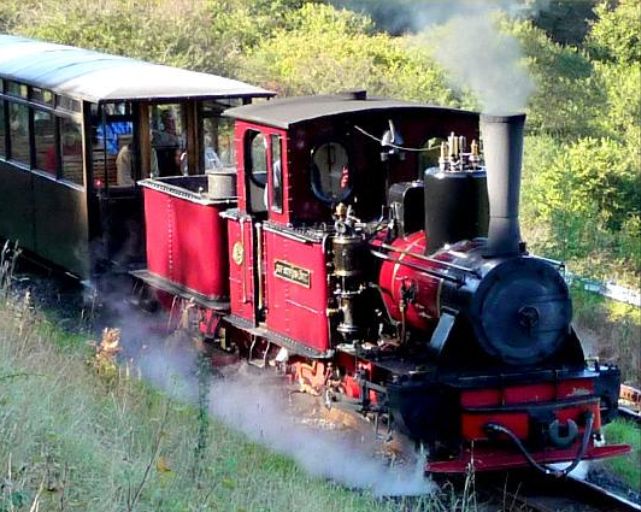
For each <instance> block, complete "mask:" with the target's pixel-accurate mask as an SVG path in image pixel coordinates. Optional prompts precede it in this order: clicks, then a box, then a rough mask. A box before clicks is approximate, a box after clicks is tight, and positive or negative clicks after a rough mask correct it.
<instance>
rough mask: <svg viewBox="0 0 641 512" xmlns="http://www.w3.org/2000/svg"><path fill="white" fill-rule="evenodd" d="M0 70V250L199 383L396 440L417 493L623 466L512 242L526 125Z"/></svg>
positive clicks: (543, 278) (80, 63)
mask: <svg viewBox="0 0 641 512" xmlns="http://www.w3.org/2000/svg"><path fill="white" fill-rule="evenodd" d="M0 49H1V51H0V237H2V238H7V239H13V240H19V241H20V244H21V246H22V247H23V248H24V249H25V250H26V251H28V252H29V253H30V254H32V255H38V256H40V257H41V258H42V259H44V260H46V261H47V262H48V263H50V264H53V265H55V266H57V267H58V268H62V269H64V270H65V271H66V272H67V273H70V274H72V275H74V276H76V277H78V278H79V279H81V280H83V281H84V282H87V283H96V282H97V283H98V284H99V285H105V284H109V283H110V282H112V281H113V280H114V279H115V277H116V276H122V275H125V276H129V275H130V274H131V275H133V276H134V278H135V281H136V293H137V297H138V298H139V301H140V303H142V304H145V305H150V304H154V303H160V304H162V305H164V306H165V307H166V308H167V309H168V310H169V315H170V318H171V319H180V323H182V324H186V325H188V327H189V328H191V329H192V330H194V331H196V332H198V333H200V335H201V336H202V338H203V339H204V340H206V341H207V348H208V350H210V353H211V357H212V360H213V361H215V362H217V363H220V362H229V361H234V360H238V359H240V358H244V359H246V360H248V361H249V362H250V363H252V364H255V365H258V366H265V367H268V368H269V367H272V366H273V367H275V368H277V369H278V370H279V371H280V372H282V373H284V374H285V375H287V376H288V377H289V378H290V379H291V380H292V382H293V383H295V384H296V385H297V386H299V387H300V388H301V389H303V390H304V391H307V392H308V393H311V394H314V395H319V396H321V397H323V399H324V400H325V403H326V404H327V405H328V406H330V407H343V408H347V409H351V410H354V411H357V412H358V413H359V414H362V415H366V416H370V417H372V418H373V419H374V420H375V422H376V423H377V424H378V425H387V427H388V428H389V429H390V430H391V429H396V430H399V431H403V432H405V433H407V434H408V435H409V436H411V437H412V438H413V439H415V440H416V441H417V442H421V443H423V444H424V445H425V446H427V447H428V449H429V455H430V458H429V461H428V465H427V468H426V469H427V470H429V471H434V472H463V471H465V470H466V468H467V467H468V466H469V465H470V464H473V466H474V467H475V468H476V469H477V470H489V469H505V468H510V467H520V466H525V465H528V464H529V465H532V466H535V467H537V468H539V469H541V470H543V471H547V472H555V473H566V472H568V471H569V470H570V469H571V468H572V467H573V466H575V465H576V464H577V463H578V461H579V460H582V459H591V458H600V457H607V456H613V455H617V454H621V453H625V452H626V451H627V450H628V447H626V446H613V445H610V446H601V445H599V444H600V443H599V442H598V441H599V439H600V429H601V426H602V424H604V423H606V422H608V421H610V420H611V419H612V418H613V417H614V416H615V415H616V412H617V397H618V390H619V381H620V378H619V372H618V370H617V368H615V367H610V366H600V365H598V364H595V365H587V364H586V362H585V358H584V354H583V351H582V348H581V344H580V342H579V340H578V338H577V335H576V333H575V331H574V329H573V328H572V325H571V315H572V307H571V302H570V297H569V294H568V289H567V287H566V285H565V283H564V281H563V279H562V276H561V271H562V269H561V265H560V264H559V263H556V262H553V261H549V260H545V259H543V258H539V257H535V256H533V255H530V254H529V253H528V251H527V249H526V246H525V244H524V243H523V242H522V241H521V237H520V233H519V225H518V202H519V179H520V170H521V153H522V131H523V125H524V117H523V116H522V115H506V116H490V115H482V116H479V114H478V113H474V112H466V111H461V110H453V109H446V108H439V107H434V106H429V105H423V104H416V103H408V102H402V101H394V100H386V99H377V98H368V97H367V94H366V93H365V92H364V91H356V92H354V93H349V94H343V95H329V96H315V97H300V98H290V99H281V100H274V101H263V102H262V103H255V104H249V103H251V102H252V101H253V100H257V99H261V98H262V99H264V98H270V97H271V96H273V93H272V92H270V91H267V90H264V89H261V88H257V87H254V86H251V85H249V84H244V83H241V82H237V81H234V80H229V79H225V78H222V77H216V76H212V75H206V74H203V73H195V72H190V71H185V70H179V69H175V68H170V67H166V66H157V65H154V64H150V63H145V62H141V61H136V60H132V59H127V58H124V57H120V56H113V55H104V54H100V53H98V52H93V51H89V50H83V49H79V48H72V47H68V46H61V45H55V44H49V43H44V42H42V41H35V40H30V39H25V38H22V37H16V36H7V35H0ZM238 105H243V106H238ZM230 106H235V108H232V109H229V110H226V109H227V108H228V107H230ZM223 112H225V113H226V115H227V116H228V117H222V113H223ZM479 126H480V130H479ZM481 132H482V133H481ZM481 135H482V143H483V144H482V145H483V151H481V147H480V142H481ZM207 171H211V172H207ZM178 173H180V174H181V175H180V176H176V174H178ZM141 195H142V196H143V197H142V200H144V215H143V208H142V203H143V201H142V200H141ZM129 273H130V274H129ZM563 461H569V462H570V464H569V466H568V467H567V468H565V469H564V470H557V469H552V468H551V467H549V466H547V464H549V463H551V462H563Z"/></svg>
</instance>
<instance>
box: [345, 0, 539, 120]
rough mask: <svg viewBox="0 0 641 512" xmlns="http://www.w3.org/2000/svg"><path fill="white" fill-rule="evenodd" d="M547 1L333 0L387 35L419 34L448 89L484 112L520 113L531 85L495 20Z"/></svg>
mask: <svg viewBox="0 0 641 512" xmlns="http://www.w3.org/2000/svg"><path fill="white" fill-rule="evenodd" d="M548 3H549V1H548V0H430V1H418V0H334V4H335V5H336V6H340V7H347V8H351V9H354V10H356V11H361V12H365V13H367V14H369V15H371V16H372V17H373V18H374V19H375V20H376V21H377V22H378V23H379V25H381V26H382V27H383V28H386V29H387V30H390V31H391V32H392V33H397V34H400V33H403V32H414V33H420V37H418V38H417V40H419V41H421V40H424V41H426V42H427V44H428V48H429V49H432V50H433V56H434V58H435V59H436V60H437V61H438V63H439V64H440V65H441V66H442V67H443V68H444V69H445V71H446V72H447V76H448V78H449V79H450V82H451V85H452V86H453V87H455V88H457V89H459V90H464V91H470V92H472V93H473V95H474V96H475V97H476V98H477V100H478V101H479V103H480V106H481V108H482V109H483V110H484V111H486V112H507V111H521V110H523V109H525V107H526V106H527V102H528V99H529V97H530V95H531V94H532V93H533V92H534V90H535V84H534V82H533V80H532V78H531V77H530V76H529V74H528V72H527V69H526V68H525V67H524V66H523V52H522V48H521V45H520V43H519V41H518V40H517V39H516V38H515V37H512V36H510V35H507V34H503V33H501V32H500V30H499V29H498V27H497V26H496V14H497V13H502V14H503V15H506V16H508V17H509V18H518V17H522V16H527V15H534V14H535V13H536V12H537V11H539V10H541V9H544V8H545V7H546V5H547V4H548Z"/></svg>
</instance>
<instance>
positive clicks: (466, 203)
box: [424, 167, 488, 254]
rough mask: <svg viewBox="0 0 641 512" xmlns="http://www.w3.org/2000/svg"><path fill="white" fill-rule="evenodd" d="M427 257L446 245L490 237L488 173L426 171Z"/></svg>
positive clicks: (436, 169) (479, 171)
mask: <svg viewBox="0 0 641 512" xmlns="http://www.w3.org/2000/svg"><path fill="white" fill-rule="evenodd" d="M424 183H425V194H424V197H425V233H426V236H427V246H426V248H425V253H426V254H432V253H434V252H436V251H437V250H438V249H440V248H441V247H443V245H445V244H451V243H454V242H459V241H461V240H471V239H473V238H476V237H479V236H486V235H487V224H488V201H487V185H486V178H485V171H482V170H478V171H443V170H441V169H439V168H438V167H434V168H431V169H428V170H427V171H425V180H424Z"/></svg>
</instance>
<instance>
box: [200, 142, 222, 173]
mask: <svg viewBox="0 0 641 512" xmlns="http://www.w3.org/2000/svg"><path fill="white" fill-rule="evenodd" d="M204 160H205V172H207V171H219V170H221V169H223V167H224V166H223V163H222V161H221V160H220V158H218V155H217V154H216V151H215V150H214V147H213V144H212V137H211V135H210V134H207V135H205V151H204Z"/></svg>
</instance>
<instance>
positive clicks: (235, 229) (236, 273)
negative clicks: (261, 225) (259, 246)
mask: <svg viewBox="0 0 641 512" xmlns="http://www.w3.org/2000/svg"><path fill="white" fill-rule="evenodd" d="M227 235H228V241H229V242H228V257H229V291H230V293H229V299H230V308H231V313H232V314H233V315H235V316H238V317H240V318H243V319H245V320H247V321H249V322H250V323H251V324H252V325H255V324H256V312H255V307H254V254H253V253H254V251H253V238H254V230H253V224H252V222H251V219H250V218H249V217H245V218H244V219H242V222H241V220H238V219H228V221H227ZM237 243H239V244H241V245H242V246H243V258H242V261H241V262H240V264H239V263H237V262H236V261H234V253H233V252H234V245H236V244H237Z"/></svg>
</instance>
